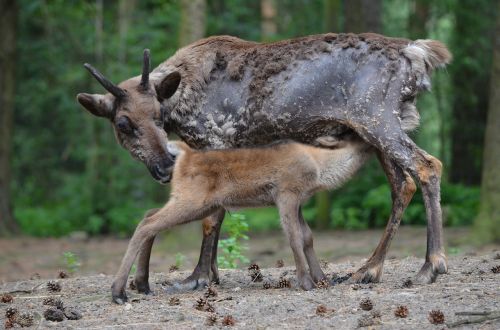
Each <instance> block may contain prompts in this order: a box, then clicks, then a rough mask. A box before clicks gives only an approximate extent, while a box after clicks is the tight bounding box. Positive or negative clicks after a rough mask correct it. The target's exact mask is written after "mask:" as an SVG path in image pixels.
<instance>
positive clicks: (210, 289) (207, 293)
mask: <svg viewBox="0 0 500 330" xmlns="http://www.w3.org/2000/svg"><path fill="white" fill-rule="evenodd" d="M205 297H206V298H210V297H217V289H215V286H213V285H209V286H207V291H205Z"/></svg>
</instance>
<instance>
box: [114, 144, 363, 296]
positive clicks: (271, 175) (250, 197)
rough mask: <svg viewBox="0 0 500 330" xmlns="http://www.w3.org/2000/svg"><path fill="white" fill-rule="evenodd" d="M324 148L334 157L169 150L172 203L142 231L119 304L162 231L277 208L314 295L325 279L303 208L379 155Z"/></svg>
mask: <svg viewBox="0 0 500 330" xmlns="http://www.w3.org/2000/svg"><path fill="white" fill-rule="evenodd" d="M317 142H318V144H320V145H323V146H328V147H330V148H334V149H328V148H317V147H313V146H311V145H304V144H300V143H295V142H282V143H277V144H273V145H269V146H265V147H259V148H246V149H233V150H211V151H196V150H194V149H191V148H189V147H188V146H187V145H186V144H185V143H182V142H169V144H168V150H169V153H171V154H172V155H174V156H175V157H176V160H175V165H174V169H173V174H172V191H171V194H170V199H169V201H168V203H167V204H166V205H165V206H164V207H163V208H161V209H160V210H158V211H156V212H155V213H154V214H152V215H150V216H148V217H146V218H145V219H144V220H142V222H141V223H140V224H139V225H138V227H137V229H136V231H135V233H134V235H133V237H132V239H131V241H130V243H129V246H128V249H127V252H126V254H125V257H124V258H123V261H122V264H121V266H120V269H119V271H118V273H117V275H116V278H115V280H114V282H113V286H112V295H113V300H114V301H115V302H117V303H123V302H124V301H125V300H126V299H127V297H126V294H125V286H126V281H127V277H128V274H129V272H130V269H131V266H132V264H133V262H134V260H135V258H136V255H137V254H138V252H139V251H140V250H141V249H142V250H144V249H146V251H142V252H141V255H146V256H147V258H148V259H149V252H150V248H151V244H152V241H153V240H154V237H155V236H156V235H157V234H158V233H159V232H160V231H161V230H164V229H168V228H171V227H173V226H175V225H178V224H182V223H186V222H190V221H193V220H197V219H201V218H203V217H206V216H208V215H210V214H213V213H215V212H222V214H223V212H224V210H225V209H235V208H243V207H258V206H269V205H276V206H277V207H278V209H279V213H280V217H281V223H282V226H283V229H284V231H285V233H286V235H287V237H288V240H289V242H290V245H291V248H292V251H293V255H294V259H295V264H296V268H297V277H298V280H299V283H300V286H301V287H302V288H303V289H304V290H310V289H312V288H314V287H315V283H314V282H318V281H320V280H322V279H324V278H325V275H324V273H323V271H322V270H321V268H320V266H319V263H318V260H317V258H316V256H315V253H314V249H313V238H312V234H311V230H310V229H309V227H308V226H307V224H306V222H305V221H304V219H303V217H302V214H301V210H300V207H301V204H302V203H303V202H304V201H306V200H307V199H308V198H309V197H311V196H312V195H313V194H314V193H315V192H317V191H319V190H325V189H333V188H337V187H339V186H340V185H341V184H343V183H344V182H346V181H347V180H348V179H349V178H350V177H352V176H353V175H354V174H355V173H356V171H357V170H358V169H359V168H360V167H361V166H362V165H363V164H364V162H365V161H366V159H367V158H368V157H369V155H370V154H371V147H370V146H369V145H368V144H366V143H365V142H363V141H362V140H361V139H360V138H358V137H357V136H353V137H351V138H349V139H347V140H342V141H341V142H340V143H335V141H332V140H331V139H328V138H319V139H318V140H317ZM144 246H146V247H144ZM307 266H309V272H308V271H307ZM146 284H147V283H146Z"/></svg>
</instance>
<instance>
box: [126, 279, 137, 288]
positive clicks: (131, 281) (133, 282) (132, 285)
mask: <svg viewBox="0 0 500 330" xmlns="http://www.w3.org/2000/svg"><path fill="white" fill-rule="evenodd" d="M128 287H129V289H130V290H137V286H136V285H135V281H134V280H130V282H129V283H128Z"/></svg>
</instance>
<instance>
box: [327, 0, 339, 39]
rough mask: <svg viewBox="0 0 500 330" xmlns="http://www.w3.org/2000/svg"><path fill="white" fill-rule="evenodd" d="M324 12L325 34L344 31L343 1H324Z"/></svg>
mask: <svg viewBox="0 0 500 330" xmlns="http://www.w3.org/2000/svg"><path fill="white" fill-rule="evenodd" d="M323 5H324V10H323V30H324V31H325V32H341V31H342V21H341V17H342V15H341V13H342V6H341V5H342V1H341V0H324V3H323Z"/></svg>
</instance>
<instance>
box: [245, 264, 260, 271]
mask: <svg viewBox="0 0 500 330" xmlns="http://www.w3.org/2000/svg"><path fill="white" fill-rule="evenodd" d="M248 270H260V267H259V265H257V264H256V263H253V264H251V265H250V266H248Z"/></svg>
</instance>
